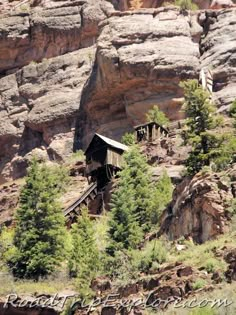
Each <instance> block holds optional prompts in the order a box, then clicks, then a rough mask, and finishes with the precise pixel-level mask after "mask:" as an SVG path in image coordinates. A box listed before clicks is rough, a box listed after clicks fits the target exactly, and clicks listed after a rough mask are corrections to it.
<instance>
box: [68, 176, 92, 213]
mask: <svg viewBox="0 0 236 315" xmlns="http://www.w3.org/2000/svg"><path fill="white" fill-rule="evenodd" d="M96 196H97V183H96V182H95V183H92V184H90V185H89V187H88V188H87V189H86V190H85V191H84V192H83V193H82V195H81V196H80V197H79V198H78V199H77V200H76V201H75V202H74V203H73V204H72V205H70V206H69V207H68V208H67V209H65V210H64V216H65V217H68V218H74V216H75V215H80V208H81V206H82V205H85V206H87V205H88V202H89V201H90V200H94V199H95V197H96Z"/></svg>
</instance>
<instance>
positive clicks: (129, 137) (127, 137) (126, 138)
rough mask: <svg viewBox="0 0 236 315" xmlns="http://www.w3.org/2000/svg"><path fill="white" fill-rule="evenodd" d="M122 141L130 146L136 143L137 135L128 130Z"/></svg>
mask: <svg viewBox="0 0 236 315" xmlns="http://www.w3.org/2000/svg"><path fill="white" fill-rule="evenodd" d="M121 142H122V143H124V144H125V145H128V146H130V145H133V144H135V135H134V134H133V133H129V132H126V133H125V134H124V135H123V137H122V139H121Z"/></svg>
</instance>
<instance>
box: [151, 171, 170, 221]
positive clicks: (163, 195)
mask: <svg viewBox="0 0 236 315" xmlns="http://www.w3.org/2000/svg"><path fill="white" fill-rule="evenodd" d="M172 193H173V185H172V183H171V179H170V177H169V176H168V174H167V172H166V171H164V172H163V174H162V175H161V176H160V178H159V180H158V182H157V183H156V185H155V187H154V189H153V192H152V198H151V200H152V207H151V211H150V220H151V224H154V225H155V224H157V223H158V222H159V218H160V215H161V213H162V211H163V210H164V209H165V207H166V206H167V204H168V203H169V202H170V201H171V199H172Z"/></svg>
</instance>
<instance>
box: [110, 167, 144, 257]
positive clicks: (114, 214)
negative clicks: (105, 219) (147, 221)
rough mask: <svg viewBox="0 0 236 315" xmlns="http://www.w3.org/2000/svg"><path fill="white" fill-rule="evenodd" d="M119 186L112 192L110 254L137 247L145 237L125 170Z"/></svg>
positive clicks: (132, 190)
mask: <svg viewBox="0 0 236 315" xmlns="http://www.w3.org/2000/svg"><path fill="white" fill-rule="evenodd" d="M120 175H121V177H120V179H119V183H118V188H117V190H116V191H115V192H114V193H113V194H112V200H111V219H110V220H109V230H108V233H109V235H110V244H109V246H108V248H107V251H108V253H109V254H111V255H114V252H115V251H117V250H122V249H128V248H135V247H136V246H137V245H138V244H139V243H140V241H141V240H142V237H143V232H142V229H141V227H140V226H139V225H138V223H137V221H136V215H135V211H136V205H135V198H134V189H133V187H132V186H131V187H130V186H129V184H128V183H127V182H126V180H125V178H126V173H125V170H123V171H122V172H121V174H120Z"/></svg>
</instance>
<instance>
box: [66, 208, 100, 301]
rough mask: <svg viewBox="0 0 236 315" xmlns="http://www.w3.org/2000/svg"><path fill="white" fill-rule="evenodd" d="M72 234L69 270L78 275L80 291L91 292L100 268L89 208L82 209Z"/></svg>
mask: <svg viewBox="0 0 236 315" xmlns="http://www.w3.org/2000/svg"><path fill="white" fill-rule="evenodd" d="M71 234H72V250H71V255H70V259H69V270H70V274H71V276H73V277H76V285H77V288H78V290H79V292H80V293H81V294H82V295H85V294H86V293H88V292H89V286H90V283H91V280H92V279H93V278H94V277H95V275H96V273H97V272H98V270H99V268H100V263H99V251H98V248H97V245H96V240H95V232H94V229H93V223H92V221H91V220H90V219H89V216H88V209H87V208H83V209H82V211H81V216H80V217H79V218H78V222H77V223H74V224H73V225H72V231H71Z"/></svg>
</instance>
